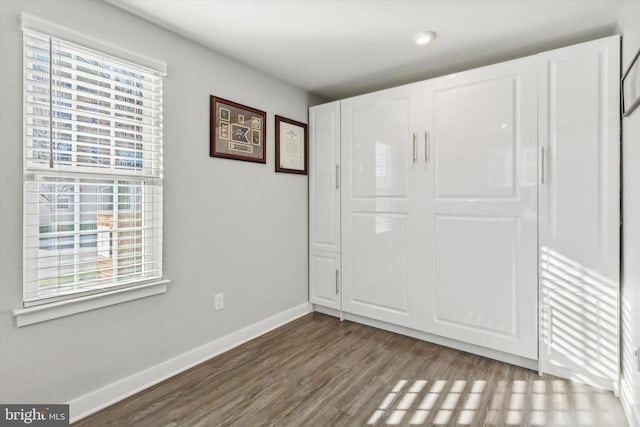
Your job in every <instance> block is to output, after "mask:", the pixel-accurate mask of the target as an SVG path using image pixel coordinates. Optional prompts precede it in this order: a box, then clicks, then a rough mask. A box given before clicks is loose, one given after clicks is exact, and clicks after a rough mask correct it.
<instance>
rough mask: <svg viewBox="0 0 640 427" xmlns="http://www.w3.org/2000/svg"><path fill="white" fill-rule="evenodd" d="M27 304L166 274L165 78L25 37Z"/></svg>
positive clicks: (106, 57)
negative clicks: (164, 229) (163, 218)
mask: <svg viewBox="0 0 640 427" xmlns="http://www.w3.org/2000/svg"><path fill="white" fill-rule="evenodd" d="M24 92H25V98H24V126H25V134H24V154H25V159H24V167H25V186H24V191H25V198H24V209H25V233H24V245H25V260H24V261H25V286H24V301H25V305H30V303H31V304H33V303H34V302H36V303H39V302H43V301H49V300H50V299H51V298H60V297H63V296H66V295H69V294H76V293H78V292H95V291H100V290H105V289H111V288H113V287H116V286H117V287H119V286H125V285H131V284H135V283H142V282H146V281H148V280H150V279H157V278H161V277H162V75H161V74H160V73H159V72H157V71H154V70H151V69H148V68H145V67H142V66H138V65H136V64H132V63H130V62H127V61H123V60H120V59H117V58H114V57H112V56H109V55H105V54H101V53H100V52H96V51H94V50H91V49H88V48H85V47H82V46H79V45H76V44H73V43H69V42H65V41H62V40H59V39H55V38H51V37H49V36H46V35H43V34H40V33H37V32H32V31H30V30H25V32H24Z"/></svg>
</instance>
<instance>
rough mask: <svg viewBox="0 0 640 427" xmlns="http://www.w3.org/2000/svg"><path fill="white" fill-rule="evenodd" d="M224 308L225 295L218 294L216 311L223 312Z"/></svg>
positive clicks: (215, 304) (215, 305)
mask: <svg viewBox="0 0 640 427" xmlns="http://www.w3.org/2000/svg"><path fill="white" fill-rule="evenodd" d="M223 308H224V294H216V296H215V303H214V309H215V310H222V309H223Z"/></svg>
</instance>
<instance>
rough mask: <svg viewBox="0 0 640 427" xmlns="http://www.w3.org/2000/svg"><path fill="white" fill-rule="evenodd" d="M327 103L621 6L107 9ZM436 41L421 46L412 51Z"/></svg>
mask: <svg viewBox="0 0 640 427" xmlns="http://www.w3.org/2000/svg"><path fill="white" fill-rule="evenodd" d="M107 1H108V2H109V3H111V4H113V5H115V6H118V7H120V8H122V9H125V10H127V11H129V12H131V13H134V14H136V15H139V16H141V17H143V18H145V19H148V20H149V21H151V22H154V23H156V24H159V25H161V26H163V27H165V28H167V29H169V30H171V31H173V32H175V33H178V34H181V35H182V36H184V37H187V38H189V39H192V40H194V41H196V42H198V43H200V44H202V45H204V46H207V47H209V48H210V49H212V50H214V51H217V52H219V53H221V54H223V55H225V56H228V57H230V58H232V59H235V60H237V61H239V62H242V63H244V64H247V65H250V66H252V67H254V68H257V69H260V70H262V71H264V72H266V73H268V74H271V75H273V76H276V77H278V78H279V79H281V80H284V81H286V82H288V83H290V84H292V85H294V86H297V87H299V88H301V89H304V90H306V91H309V92H312V93H315V94H317V95H320V96H322V97H324V98H326V99H327V100H331V99H338V98H343V97H346V96H351V95H355V94H359V93H363V92H367V91H370V90H375V89H380V88H383V87H389V86H393V85H397V84H402V83H407V82H410V81H415V80H420V79H425V78H429V77H434V76H437V75H442V74H446V73H450V72H454V71H460V70H464V69H468V68H473V67H476V66H481V65H487V64H490V63H493V62H498V61H502V60H507V59H511V58H516V57H519V56H525V55H529V54H533V53H536V52H539V51H542V50H546V49H551V48H556V47H560V46H564V45H568V44H572V43H577V42H580V41H585V40H589V39H592V38H596V37H604V36H607V35H611V34H613V32H614V29H615V25H616V21H617V18H618V13H619V10H620V7H621V5H622V1H621V0H107ZM421 30H433V31H435V32H437V34H438V36H437V38H436V39H435V40H434V41H433V42H432V43H431V44H429V45H427V46H423V47H419V46H416V45H415V44H414V43H413V34H414V33H416V32H417V31H421Z"/></svg>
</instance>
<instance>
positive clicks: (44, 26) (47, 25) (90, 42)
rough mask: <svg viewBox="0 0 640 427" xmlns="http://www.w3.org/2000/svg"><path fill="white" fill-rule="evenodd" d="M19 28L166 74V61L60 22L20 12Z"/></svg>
mask: <svg viewBox="0 0 640 427" xmlns="http://www.w3.org/2000/svg"><path fill="white" fill-rule="evenodd" d="M20 29H21V30H23V31H24V30H32V31H38V32H41V33H45V34H47V35H48V36H53V37H57V38H59V39H63V40H66V41H68V42H72V43H76V44H79V45H82V46H85V47H88V48H91V49H95V50H99V51H101V52H103V53H106V54H109V55H112V56H115V57H116V58H120V59H124V60H126V61H130V62H133V63H134V64H138V65H141V66H144V67H147V68H149V69H151V70H154V71H157V72H158V73H161V74H162V75H163V76H166V75H167V63H166V62H163V61H159V60H157V59H154V58H149V57H148V56H144V55H140V54H139V53H136V52H132V51H130V50H127V49H123V48H121V47H118V46H115V45H113V44H111V43H107V42H104V41H102V40H99V39H96V38H94V37H91V36H87V35H84V34H82V33H79V32H77V31H75V30H72V29H70V28H67V27H64V26H62V25H60V24H56V23H54V22H51V21H48V20H46V19H43V18H40V17H39V16H35V15H32V14H30V13H27V12H22V13H20Z"/></svg>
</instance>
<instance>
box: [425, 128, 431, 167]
mask: <svg viewBox="0 0 640 427" xmlns="http://www.w3.org/2000/svg"><path fill="white" fill-rule="evenodd" d="M430 151H431V134H430V133H429V131H427V132H425V133H424V161H425V162H428V161H429V152H430Z"/></svg>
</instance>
